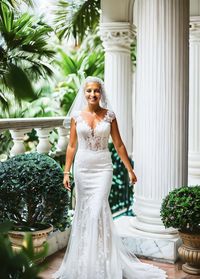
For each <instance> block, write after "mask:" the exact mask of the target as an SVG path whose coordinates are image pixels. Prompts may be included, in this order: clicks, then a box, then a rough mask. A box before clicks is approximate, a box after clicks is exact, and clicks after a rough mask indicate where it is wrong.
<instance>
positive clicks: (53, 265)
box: [40, 249, 200, 279]
mask: <svg viewBox="0 0 200 279" xmlns="http://www.w3.org/2000/svg"><path fill="white" fill-rule="evenodd" d="M64 253H65V249H62V250H60V251H58V252H57V253H55V254H54V255H52V256H49V257H48V258H47V259H46V260H45V262H44V263H47V265H48V268H47V269H46V270H45V271H43V272H42V273H41V274H40V276H41V277H42V278H43V279H52V277H51V274H52V273H53V272H55V271H56V270H57V269H58V267H59V266H60V264H61V261H62V259H63V256H64ZM141 261H142V262H145V263H149V264H153V265H155V266H158V267H160V268H162V269H163V270H165V271H166V272H167V275H168V279H200V275H199V276H198V275H196V276H195V275H189V274H187V273H185V272H183V271H182V270H181V263H177V264H167V263H160V262H155V261H150V260H144V259H141ZM94 279H95V278H94ZM113 279H114V278H113ZM138 279H141V278H138Z"/></svg>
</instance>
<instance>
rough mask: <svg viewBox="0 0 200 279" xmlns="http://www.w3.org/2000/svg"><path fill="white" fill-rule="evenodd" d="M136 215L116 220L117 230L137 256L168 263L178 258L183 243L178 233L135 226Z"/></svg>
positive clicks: (125, 243)
mask: <svg viewBox="0 0 200 279" xmlns="http://www.w3.org/2000/svg"><path fill="white" fill-rule="evenodd" d="M135 219H136V217H129V216H123V217H120V218H117V219H115V220H114V223H115V226H116V228H117V231H118V233H119V235H120V237H121V238H122V241H123V243H124V245H125V246H127V247H128V249H129V250H130V251H131V252H133V253H134V254H135V255H136V256H139V257H145V258H148V259H151V260H157V261H162V262H167V263H175V262H176V260H177V259H178V248H179V246H180V245H181V244H182V241H181V239H180V238H179V237H178V234H172V235H170V234H167V235H162V234H156V233H148V232H144V231H141V230H138V229H136V228H134V226H133V222H134V220H135Z"/></svg>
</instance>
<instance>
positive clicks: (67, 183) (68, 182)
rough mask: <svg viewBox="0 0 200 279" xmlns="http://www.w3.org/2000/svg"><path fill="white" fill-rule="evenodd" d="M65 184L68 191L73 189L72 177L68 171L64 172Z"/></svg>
mask: <svg viewBox="0 0 200 279" xmlns="http://www.w3.org/2000/svg"><path fill="white" fill-rule="evenodd" d="M63 184H64V187H65V188H66V189H67V190H68V191H71V185H70V177H69V174H68V173H64V179H63Z"/></svg>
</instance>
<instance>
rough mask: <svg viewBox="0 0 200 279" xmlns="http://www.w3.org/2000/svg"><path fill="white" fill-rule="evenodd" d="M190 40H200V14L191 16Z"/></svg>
mask: <svg viewBox="0 0 200 279" xmlns="http://www.w3.org/2000/svg"><path fill="white" fill-rule="evenodd" d="M190 42H200V16H191V17H190Z"/></svg>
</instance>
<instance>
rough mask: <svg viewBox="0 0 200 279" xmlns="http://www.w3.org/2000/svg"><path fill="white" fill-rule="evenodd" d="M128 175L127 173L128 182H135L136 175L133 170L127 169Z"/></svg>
mask: <svg viewBox="0 0 200 279" xmlns="http://www.w3.org/2000/svg"><path fill="white" fill-rule="evenodd" d="M128 175H129V179H130V184H135V183H136V182H137V177H136V175H135V173H134V171H133V170H131V171H129V172H128Z"/></svg>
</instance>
